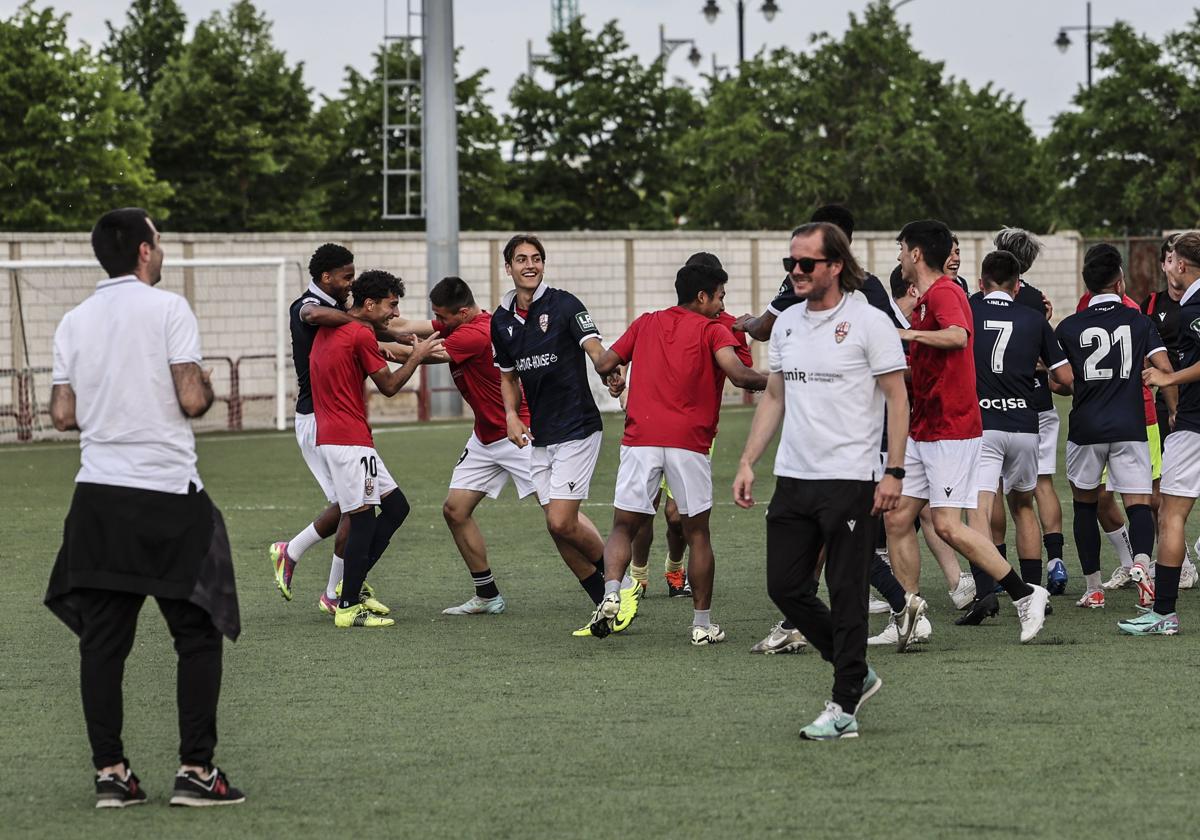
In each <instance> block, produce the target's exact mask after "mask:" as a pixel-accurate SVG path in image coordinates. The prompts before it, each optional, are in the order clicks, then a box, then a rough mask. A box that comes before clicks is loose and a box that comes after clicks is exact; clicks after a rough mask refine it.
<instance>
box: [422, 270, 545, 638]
mask: <svg viewBox="0 0 1200 840" xmlns="http://www.w3.org/2000/svg"><path fill="white" fill-rule="evenodd" d="M429 302H430V304H431V305H432V307H433V314H434V315H435V316H436V318H435V320H434V321H433V324H432V327H433V329H434V330H435V331H436V332H438V333H439V334H440V335H441V336H443V340H444V342H445V345H444V348H443V349H444V357H445V360H446V361H448V362H449V363H450V373H451V375H452V376H453V377H454V384H455V385H456V386H458V390H459V392H460V393H461V394H462V396H463V399H464V400H466V401H467V405H469V406H471V411H473V412H474V413H475V427H474V429H472V431H471V437H470V438H469V439H468V440H467V445H466V447H465V448H464V449H463V453H462V456H461V457H460V458H459V459H458V464H457V465H456V466H455V467H454V474H453V475H452V476H451V478H450V492H449V494H448V495H447V496H446V501H445V503H444V504H443V505H442V515H443V516H444V517H445V518H446V524H447V525H448V526H449V527H450V533H451V534H453V535H454V544H455V545H456V546H458V552H459V554H461V555H462V558H463V561H464V562H465V563H466V564H467V570H468V571H469V572H470V573H471V579H472V581H473V583H474V584H475V594H474V596H472V597H471V598H470V599H469V600H467V601H466V602H465V603H463V604H460V605H458V606H455V607H448V608H446V609H444V610H442V612H443V613H445V614H446V615H476V614H487V613H491V614H495V613H502V612H504V597H503V596H502V595H501V594H500V590H499V588H498V587H497V586H496V579H495V577H494V576H493V575H492V570H491V568H490V567H489V566H488V557H487V545H486V544H485V543H484V541H483V534H482V533H481V532H480V530H479V525H478V523H476V521H475V519H474V517H473V515H472V514H473V513H474V512H475V508H476V507H478V506H479V503H480V502H481V501H483V499H484V497H485V496H488V497H490V498H493V499H494V498H496V497H497V496H499V495H500V491H501V490H503V489H504V485H506V484H507V483H508V480H509V479H510V478H511V479H512V481H513V484H515V485H516V488H517V496H518V497H520V498H522V499H523V498H525V497H526V496H528V495H530V494H531V493H533V492H535V490H536V489H537V488H535V487H534V484H533V475H532V469H533V462H532V457H531V456H532V453H533V450H532V448H531V447H519V446H517V445H516V444H515V443H513V442H512V441H511V440H509V439H508V424H507V421H506V419H505V413H504V396H503V394H501V393H500V369H499V368H497V367H496V364H495V361H494V360H493V358H492V316H491V313H489V312H485V311H484V310H482V309H480V308H479V306H478V305H477V304H476V303H475V296H474V294H472V292H471V287H470V286H468V285H467V284H466V283H465V282H464V281H463V280H462V278H460V277H446V278H444V279H442V280H441V281H440V282H439V283H438V284H437V285H436V286H434V287H433V289H432V290H431V291H430V292H429ZM441 360H442V357H441V356H438V357H431V358H430V359H428V362H437V361H441ZM519 414H520V418H521V422H522V423H524V424H525V425H526V426H528V425H529V408H528V406H526V405H525V400H524V398H523V397H522V399H521V406H520V409H519Z"/></svg>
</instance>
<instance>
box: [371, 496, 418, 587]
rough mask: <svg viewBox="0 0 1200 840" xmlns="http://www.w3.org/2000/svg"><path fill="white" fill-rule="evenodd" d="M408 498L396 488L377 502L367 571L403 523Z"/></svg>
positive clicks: (405, 516)
mask: <svg viewBox="0 0 1200 840" xmlns="http://www.w3.org/2000/svg"><path fill="white" fill-rule="evenodd" d="M409 509H410V508H409V506H408V499H406V498H404V494H403V493H401V492H400V489H399V488H397V489H395V490H393V491H392V492H391V493H388V494H387V496H386V497H385V498H384V499H383V501H381V502H380V503H379V518H378V519H377V520H375V533H374V534H373V535H372V537H371V548H370V550H368V551H367V571H368V572H370V571H371V569H373V568H374V567H375V564H376V563H378V562H379V558H380V557H382V556H383V552H385V551H387V547H388V544H389V543H390V542H391V541H392V536H393V535H394V534H395V533H396V530H397V529H398V528H399V527H400V526H401V525H403V524H404V520H405V519H407V518H408V512H409Z"/></svg>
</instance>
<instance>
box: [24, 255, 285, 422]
mask: <svg viewBox="0 0 1200 840" xmlns="http://www.w3.org/2000/svg"><path fill="white" fill-rule="evenodd" d="M286 267H287V261H286V260H285V259H283V258H282V257H271V258H258V259H251V258H236V257H235V258H228V259H172V260H169V261H168V262H167V263H166V264H164V266H163V272H162V281H161V282H160V284H159V288H161V289H166V290H167V291H171V292H176V293H178V294H181V295H183V296H184V297H185V298H187V300H188V303H189V304H190V305H191V307H192V311H193V312H195V313H196V318H197V320H198V321H199V323H200V344H201V348H202V349H203V352H204V365H205V367H210V368H212V370H213V374H212V379H213V390H214V391H215V392H216V401H215V402H214V403H213V406H212V408H211V409H209V411H208V413H207V414H206V415H205V416H204V417H202V418H200V419H199V420H197V421H195V423H194V425H195V428H196V430H197V431H216V430H223V429H230V430H237V429H268V428H275V429H284V428H286V426H287V419H288V417H289V416H290V414H291V411H290V401H291V399H293V398H294V390H295V376H294V375H293V374H292V372H291V342H290V339H289V336H288V323H287V317H288V315H287V307H288V304H289V303H290V299H291V297H294V295H295V294H299V281H297V280H296V279H295V278H293V282H292V286H295V287H296V288H292V287H290V286H289V284H288V281H287V270H286ZM0 278H2V279H0V443H14V442H18V441H32V440H44V439H47V438H54V437H58V436H59V433H57V432H55V431H54V427H53V425H52V424H51V422H50V413H49V410H50V377H51V369H52V366H53V361H54V349H53V343H54V330H55V329H56V328H57V326H58V323H59V321H60V320H61V319H62V316H63V315H64V314H65V313H66V312H67V310H69V309H71V308H72V307H74V306H77V305H78V304H79V303H80V302H81V301H83V300H84V298H86V297H87V296H88V295H90V294H91V293H92V291H93V290H94V289H95V286H96V283H97V282H98V281H100V280H103V279H104V273H103V271H102V270H101V269H100V268H99V266H97V265H96V263H95V261H94V260H67V259H61V260H55V259H46V260H0ZM113 340H114V341H119V340H120V336H113Z"/></svg>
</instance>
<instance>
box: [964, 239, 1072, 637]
mask: <svg viewBox="0 0 1200 840" xmlns="http://www.w3.org/2000/svg"><path fill="white" fill-rule="evenodd" d="M1020 270H1021V269H1020V264H1019V263H1018V261H1017V258H1016V257H1015V256H1013V255H1012V254H1010V253H1008V252H1007V251H993V252H992V253H990V254H988V255H987V256H986V257H984V258H983V266H982V274H981V279H980V284H981V286H982V294H979V295H975V296H974V297H972V298H971V312H972V315H973V316H974V323H975V387H976V393H977V394H978V397H979V410H980V415H981V418H982V421H983V443H982V447H981V451H980V458H979V471H978V473H977V474H976V487H977V488H978V491H979V500H978V505H977V507H976V508H975V509H974V510H971V511H968V513H967V517H968V520H969V522H970V524H971V527H972V528H974V529H975V530H976V531H978V532H979V533H981V534H983V535H985V536H988V537H990V538H991V539H992V541H993V542H995V543H1003V542H1004V534H1003V532H1000V534H998V535H997V534H995V533H993V531H992V527H991V514H992V505H993V504H994V503H995V499H996V491H997V489H998V488H999V487H1000V485H1001V482H1003V488H1002V491H1003V493H1004V494H1005V495H1006V496H1007V497H1008V500H1009V505H1010V506H1011V508H1012V513H1013V523H1014V525H1015V527H1016V532H1017V556H1018V557H1019V558H1020V561H1019V562H1020V571H1021V578H1022V579H1023V580H1024V581H1025V582H1026V583H1038V582H1039V581H1040V580H1041V577H1042V559H1041V554H1042V552H1041V546H1040V544H1039V542H1038V537H1039V535H1040V534H1039V530H1038V522H1037V515H1036V514H1035V513H1034V510H1033V491H1034V488H1035V487H1036V486H1037V476H1038V469H1037V467H1038V418H1037V411H1036V409H1035V407H1034V392H1035V389H1036V382H1035V379H1034V372H1035V370H1036V368H1037V364H1038V362H1039V361H1040V362H1041V363H1042V364H1043V366H1044V367H1045V369H1046V370H1048V371H1050V375H1051V376H1053V377H1054V378H1055V381H1056V382H1058V383H1059V385H1061V386H1063V387H1064V388H1069V387H1070V386H1071V382H1072V376H1071V368H1070V366H1069V365H1068V364H1067V360H1066V357H1065V356H1064V355H1063V352H1062V350H1061V349H1060V348H1059V346H1058V341H1057V340H1055V338H1054V331H1053V330H1052V329H1051V328H1050V325H1049V324H1048V323H1047V322H1046V319H1045V318H1043V317H1042V315H1041V313H1040V312H1034V311H1033V310H1032V309H1030V308H1028V307H1025V306H1021V305H1020V304H1018V303H1016V302H1015V300H1014V298H1015V296H1016V293H1017V285H1018V283H1019V282H1020V280H1019V276H1020ZM972 572H973V573H974V574H975V591H976V593H977V595H976V600H975V603H974V604H972V606H971V608H970V609H969V610H968V611H967V613H966V614H965V615H964V616H963V617H962V618H960V619H959V620H958V621H957V622H956V623H958V624H978V623H979V622H980V621H982V620H983V619H984V618H985V617H987V616H988V615H994V614H995V613H996V611H998V610H999V606H998V604H997V601H996V595H995V592H994V589H995V581H993V580H992V579H991V576H990V575H988V574H987V573H986V572H984V571H983V570H982V569H978V568H973V569H972Z"/></svg>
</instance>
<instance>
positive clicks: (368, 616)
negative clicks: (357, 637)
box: [333, 604, 396, 627]
mask: <svg viewBox="0 0 1200 840" xmlns="http://www.w3.org/2000/svg"><path fill="white" fill-rule="evenodd" d="M395 623H396V622H395V621H394V620H393V619H390V618H384V617H383V616H381V615H375V614H374V613H372V612H371V611H370V610H368V609H367V607H366V605H364V604H354V605H353V606H349V607H346V608H345V609H342V608H341V607H338V610H337V612H335V613H334V614H333V626H334V627H391V626H392V625H393V624H395Z"/></svg>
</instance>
